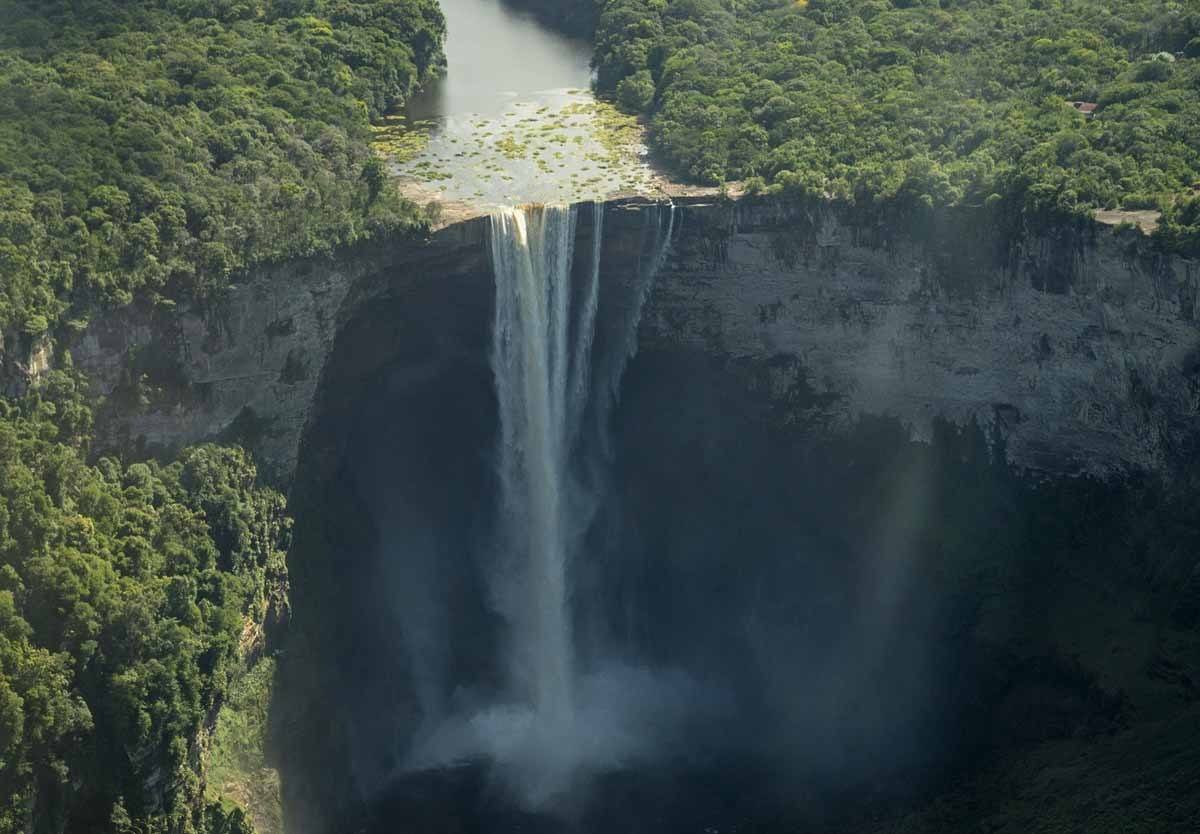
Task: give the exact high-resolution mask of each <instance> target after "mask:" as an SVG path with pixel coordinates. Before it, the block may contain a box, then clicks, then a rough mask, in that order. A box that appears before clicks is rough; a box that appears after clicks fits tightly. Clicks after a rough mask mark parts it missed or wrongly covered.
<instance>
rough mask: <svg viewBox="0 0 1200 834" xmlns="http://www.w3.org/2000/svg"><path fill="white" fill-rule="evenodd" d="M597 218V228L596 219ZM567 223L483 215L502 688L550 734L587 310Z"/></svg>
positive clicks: (557, 715) (566, 216)
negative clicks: (500, 565)
mask: <svg viewBox="0 0 1200 834" xmlns="http://www.w3.org/2000/svg"><path fill="white" fill-rule="evenodd" d="M596 218H597V220H596V224H597V225H598V226H599V225H600V224H601V223H602V222H603V220H602V218H603V213H602V212H599V211H597V212H596ZM575 219H576V218H575V212H574V211H572V210H570V209H566V208H560V207H547V208H538V209H533V210H530V211H528V212H526V211H523V210H519V209H511V210H504V211H499V212H496V213H495V214H493V215H492V219H491V247H492V262H493V264H494V267H495V272H496V322H495V332H494V348H493V356H492V367H493V370H494V372H495V378H496V393H497V396H498V399H499V403H500V432H501V434H500V446H499V470H500V490H501V497H500V501H501V515H502V519H501V525H502V528H503V533H502V535H503V540H504V542H505V550H506V551H507V555H508V556H509V558H510V559H511V560H512V564H510V565H508V566H506V567H507V570H505V571H504V572H503V573H502V574H501V580H502V582H503V583H505V584H507V585H508V587H502V588H499V589H498V595H499V598H500V601H499V604H500V607H501V610H502V611H503V612H504V613H505V616H506V617H507V619H508V621H509V622H510V623H511V625H512V627H513V631H514V637H513V646H512V651H513V654H514V657H513V659H512V661H513V664H512V669H513V671H514V678H515V680H514V681H513V684H514V685H515V686H516V687H520V688H526V687H527V688H528V689H529V690H530V691H529V693H528V695H529V696H530V699H531V701H532V704H533V708H534V711H535V713H536V714H537V717H538V720H539V723H541V722H546V723H548V724H549V725H550V727H551V728H554V729H555V730H556V731H559V732H561V731H562V730H564V729H566V727H564V724H565V723H567V722H570V720H571V711H572V710H571V676H572V665H573V664H572V659H571V622H570V615H569V612H568V599H567V594H568V591H567V581H568V580H567V573H568V570H569V561H570V555H569V550H570V549H571V548H572V545H573V540H574V538H575V535H574V533H575V531H573V530H572V529H571V527H570V522H569V519H568V518H567V516H568V512H569V501H570V496H569V495H568V488H569V484H568V481H567V478H568V472H567V462H568V454H569V452H570V444H571V442H572V440H573V438H574V436H575V435H576V434H577V429H578V421H579V419H580V417H581V416H582V412H583V406H584V404H585V401H586V397H587V386H586V379H585V376H586V373H587V370H588V368H589V366H590V357H589V356H588V352H589V351H590V347H591V344H592V334H593V333H594V328H595V313H596V308H595V304H594V302H592V303H588V302H589V300H590V299H591V298H592V297H593V296H592V294H591V293H589V294H588V299H585V300H584V302H583V304H582V305H579V304H576V305H573V304H572V298H571V295H572V293H571V261H572V255H573V243H574V239H575ZM597 239H599V235H597ZM597 248H598V247H597ZM593 260H597V259H596V258H594V259H593ZM598 273H599V264H598V263H593V267H592V275H593V276H596V275H598ZM574 308H578V309H574ZM572 332H574V334H575V340H574V341H577V342H578V343H579V344H578V347H575V346H574V345H573V344H572V340H571V338H570V337H571V333H572Z"/></svg>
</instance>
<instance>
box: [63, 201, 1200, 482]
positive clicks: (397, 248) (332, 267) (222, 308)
mask: <svg viewBox="0 0 1200 834" xmlns="http://www.w3.org/2000/svg"><path fill="white" fill-rule="evenodd" d="M607 215H608V222H607V227H606V228H607V231H606V235H605V236H606V241H605V249H606V252H616V251H626V252H628V251H631V248H633V247H636V245H637V243H636V241H637V239H638V238H637V236H638V234H639V233H640V229H641V224H642V220H641V217H640V209H639V204H638V203H636V202H618V203H613V204H610V206H609V209H608V212H607ZM485 225H486V224H485V223H484V222H483V221H481V220H478V219H477V220H471V221H466V222H464V223H460V224H458V225H455V226H451V227H448V228H446V229H444V230H442V231H440V232H438V233H436V234H435V235H433V236H432V237H431V238H430V239H429V240H427V241H410V242H401V243H394V244H388V245H384V244H380V245H377V246H373V247H365V248H362V249H359V250H355V251H350V252H344V253H341V254H340V255H339V256H337V257H336V258H334V259H333V260H313V261H305V262H300V263H296V264H290V265H286V266H280V267H275V268H272V269H268V270H264V271H262V272H259V273H255V274H253V275H251V276H249V278H248V279H247V280H246V281H245V282H244V283H243V284H241V285H239V286H237V287H235V288H233V289H232V290H231V291H230V293H229V294H228V295H227V297H226V298H225V299H224V300H223V301H222V302H221V303H220V304H217V305H214V306H213V307H212V308H211V309H204V310H200V309H191V310H182V311H169V312H154V311H138V310H129V311H123V312H120V313H117V314H114V315H112V316H110V317H107V318H102V319H100V320H98V321H96V322H95V323H94V324H93V325H92V326H91V327H90V328H89V329H88V330H87V331H86V333H85V334H84V335H83V336H82V338H81V339H80V340H79V341H78V343H77V344H75V345H73V346H71V349H72V353H73V356H74V359H75V362H76V364H78V365H80V366H81V367H83V368H84V370H86V371H88V372H89V374H90V375H91V377H92V378H93V379H94V380H95V382H96V387H97V389H98V393H101V394H104V395H108V396H112V395H114V394H115V395H117V397H116V399H117V400H118V401H120V399H121V398H120V395H121V394H125V395H126V398H125V400H124V403H125V406H124V407H117V408H114V409H113V410H112V413H111V414H109V415H107V417H106V418H103V419H102V420H101V431H102V440H104V441H106V442H107V443H108V444H110V445H119V446H122V447H125V448H129V447H135V448H138V447H142V448H146V449H147V450H150V451H152V450H154V449H156V448H163V447H172V446H178V445H181V444H184V443H189V442H196V441H198V440H202V439H205V438H211V437H218V436H225V437H231V436H236V437H239V438H240V439H242V440H243V441H244V442H246V443H247V444H248V445H249V446H250V447H251V448H252V449H253V450H254V451H255V452H256V454H257V456H258V457H259V458H260V460H261V461H262V462H263V463H264V465H265V468H266V470H267V471H268V472H271V473H272V474H273V475H274V476H275V478H276V479H277V480H278V481H280V482H284V483H286V482H288V481H289V480H290V476H291V474H292V472H293V470H294V467H295V463H296V455H297V452H298V449H299V446H300V439H301V436H302V434H303V431H304V427H305V426H306V425H308V424H309V420H310V416H311V410H312V404H313V402H314V400H315V398H316V396H317V391H318V388H319V386H320V385H321V384H322V383H321V380H322V379H325V380H329V379H331V378H332V376H333V373H331V372H330V355H331V351H332V350H333V348H334V344H335V341H336V339H337V338H338V337H339V334H341V333H343V332H344V330H345V328H346V327H347V323H348V322H350V321H352V320H353V319H354V317H355V315H356V311H357V310H359V309H360V308H362V307H363V306H367V305H370V304H372V303H374V301H375V299H377V298H379V297H381V296H382V295H384V294H388V293H390V294H392V295H403V294H404V292H406V288H407V287H409V286H413V285H415V284H416V283H419V282H421V281H436V280H437V276H438V275H439V274H442V273H446V274H455V273H461V272H464V271H467V272H471V271H473V273H474V275H475V280H473V281H472V282H471V283H470V284H469V285H463V286H461V287H460V289H459V291H458V292H459V295H458V296H456V297H455V299H454V300H455V301H456V302H465V301H466V299H467V298H468V296H478V298H476V299H475V300H474V301H473V302H471V303H476V304H487V303H490V300H489V298H490V295H491V292H492V286H491V278H490V271H489V270H490V268H489V267H488V266H487V257H488V255H487V245H486V237H485V232H486V229H485ZM586 225H587V224H580V231H579V234H580V235H586V234H588V233H589V232H588V230H587V229H585V228H584V227H585V226H586ZM676 229H677V232H676V236H675V243H674V246H673V249H672V252H671V255H670V257H669V258H668V260H667V263H666V265H665V267H664V269H663V271H662V274H661V275H660V276H659V278H658V280H657V282H656V285H655V289H654V292H653V294H652V297H651V299H650V306H649V308H648V310H647V314H646V317H645V321H644V323H643V327H642V331H641V341H642V343H643V345H644V346H646V347H659V346H671V345H676V346H685V347H688V348H689V349H696V350H702V351H704V352H706V353H709V354H712V355H720V356H725V357H729V358H731V359H739V358H740V359H764V360H771V361H773V362H775V363H776V365H777V366H778V367H783V365H787V364H789V363H793V364H794V363H798V364H799V366H801V367H802V368H803V369H804V374H805V377H806V379H807V380H808V385H810V386H811V387H812V395H813V396H815V397H818V398H819V399H820V401H821V402H820V408H821V409H822V410H824V411H825V412H827V413H828V414H830V415H831V416H833V417H836V418H837V421H838V422H840V423H842V424H846V423H847V422H849V421H852V420H853V419H855V418H856V417H858V416H859V415H863V414H875V415H884V414H886V415H891V416H894V417H896V418H898V419H899V420H900V421H901V422H902V423H904V424H906V425H908V426H910V427H911V429H912V431H913V432H914V435H915V436H917V437H921V438H928V437H929V432H930V426H931V425H932V421H933V419H934V418H936V417H944V418H947V419H950V420H952V421H954V422H957V423H959V424H965V423H966V422H969V421H970V420H972V419H973V420H975V421H977V422H979V423H980V424H981V425H983V426H985V427H986V428H987V429H988V430H989V431H990V430H993V429H994V430H995V431H998V432H999V433H1000V435H1001V436H1002V437H1003V438H1004V440H1005V442H1006V450H1007V455H1008V458H1009V460H1010V461H1011V462H1012V463H1014V464H1015V465H1017V466H1021V467H1030V468H1034V469H1038V470H1043V471H1047V472H1052V473H1068V474H1069V473H1080V472H1088V473H1093V474H1101V475H1102V474H1106V473H1115V472H1123V471H1130V470H1152V471H1163V470H1165V469H1169V468H1170V467H1171V466H1172V465H1173V463H1174V462H1178V461H1180V460H1183V459H1185V458H1186V457H1187V455H1188V454H1190V453H1192V452H1194V451H1195V450H1196V449H1197V445H1196V444H1197V438H1198V437H1200V434H1198V428H1197V426H1198V422H1200V420H1198V415H1200V371H1198V368H1200V363H1198V362H1197V359H1196V357H1197V356H1200V322H1198V321H1197V319H1196V318H1195V309H1196V302H1197V298H1198V297H1200V266H1198V265H1196V264H1194V263H1191V262H1189V261H1186V260H1183V259H1180V258H1171V257H1165V256H1162V255H1159V254H1155V253H1154V252H1153V251H1152V249H1151V247H1150V245H1149V243H1148V242H1147V241H1145V240H1144V239H1141V238H1140V236H1138V235H1136V234H1133V233H1117V232H1114V231H1112V230H1109V229H1107V228H1103V227H1096V228H1086V229H1066V230H1058V231H1048V232H1044V233H1039V234H1030V235H1027V236H1024V237H1019V238H1017V239H1011V238H1010V237H1008V236H1006V235H1005V234H1002V233H1001V232H1000V231H999V230H998V229H996V228H995V227H994V226H992V225H989V224H988V223H987V222H986V221H985V220H981V219H977V218H972V217H971V216H969V215H963V214H953V215H947V216H945V217H942V218H937V219H935V220H933V221H931V222H930V223H928V224H927V225H926V226H924V227H922V228H915V229H909V230H907V231H906V232H903V233H901V232H898V231H895V230H891V229H889V228H887V227H882V226H880V225H879V223H878V221H876V220H867V219H863V218H855V217H853V216H852V215H848V214H846V213H845V212H839V211H837V210H835V209H833V208H831V207H829V206H823V205H811V204H796V203H787V202H765V203H753V202H742V203H738V204H728V205H727V204H690V205H689V204H686V203H683V204H681V205H680V206H679V208H678V209H677V225H676ZM581 245H583V243H582V241H581ZM616 271H619V270H613V269H612V268H606V272H607V273H609V274H608V275H606V280H613V279H612V277H611V274H615V272H616ZM416 318H417V319H421V315H420V314H418V315H417V316H416ZM430 320H433V319H430ZM364 354H371V355H375V356H385V355H387V348H386V346H381V347H380V349H379V350H377V351H365V352H364ZM131 368H132V369H133V370H132V372H131V370H130V369H131ZM334 373H336V374H337V375H341V374H346V373H351V374H354V373H355V372H354V371H353V370H351V369H347V368H346V367H344V366H343V367H342V368H340V369H338V370H337V371H336V372H334ZM789 374H793V372H792V371H791V370H789V371H787V372H785V373H784V374H783V377H781V379H780V380H777V381H776V383H777V384H778V385H779V386H782V388H780V391H779V393H780V394H781V396H784V397H786V396H787V394H786V389H787V386H788V385H789V384H790V383H789V378H788V375H789ZM141 377H144V378H145V379H144V384H143V385H142V386H141V388H140V390H135V389H139V386H138V385H136V384H134V383H135V382H136V381H138V380H139V379H140V378H141ZM117 404H118V405H120V402H118V403H117ZM810 407H815V406H812V405H811V404H810Z"/></svg>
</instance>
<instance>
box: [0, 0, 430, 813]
mask: <svg viewBox="0 0 1200 834" xmlns="http://www.w3.org/2000/svg"><path fill="white" fill-rule="evenodd" d="M0 20H2V21H3V24H2V25H0V834H16V832H36V834H50V833H51V832H53V834H58V833H59V832H71V834H75V833H76V832H78V833H79V834H84V832H86V834H98V832H112V833H113V834H131V833H132V832H138V834H160V832H161V834H168V832H169V834H245V832H249V831H250V830H251V828H252V826H251V824H250V822H249V819H248V818H247V817H246V815H245V814H244V813H243V811H242V810H241V809H239V808H237V807H235V806H234V805H232V804H228V803H224V802H218V801H214V791H213V784H214V783H213V782H212V781H211V780H210V783H209V785H208V790H207V792H206V790H205V779H206V772H205V771H206V768H205V759H206V756H207V755H208V754H207V753H206V752H205V749H204V748H205V739H206V738H207V736H208V734H209V732H210V731H211V730H212V728H213V727H214V724H217V725H219V726H217V733H216V735H217V742H218V743H217V745H216V746H217V747H220V741H221V738H220V736H221V730H220V727H221V726H224V725H223V724H220V722H218V714H219V713H220V712H221V708H222V705H223V704H225V703H227V702H229V701H230V700H232V701H235V702H236V701H237V700H238V697H239V696H238V693H239V692H242V691H244V690H245V689H246V686H245V685H244V682H245V681H246V680H248V679H249V678H248V677H247V676H246V674H245V673H246V671H247V668H248V666H249V664H250V662H251V660H252V659H253V657H254V656H256V655H257V654H258V653H260V652H261V651H262V650H263V648H264V645H265V642H264V634H263V630H262V626H263V623H264V622H266V621H268V620H270V619H271V617H272V616H273V615H274V616H281V615H282V613H283V612H284V611H285V610H286V606H287V601H286V568H285V566H284V552H285V551H286V549H287V540H288V537H289V529H290V524H289V521H288V520H287V519H286V517H285V515H284V502H283V497H282V496H281V495H280V494H279V493H277V492H275V491H274V490H272V489H269V488H267V487H264V486H262V485H260V483H259V479H258V476H257V472H256V469H255V466H254V464H253V462H252V461H251V460H250V458H249V456H248V455H247V454H246V453H245V452H243V451H242V450H241V449H237V448H228V447H220V446H202V447H198V448H193V449H190V450H187V451H184V452H183V453H182V454H181V455H179V456H178V457H177V459H175V460H174V461H163V462H144V463H132V462H127V461H120V460H117V459H115V458H112V457H100V458H98V459H97V458H96V453H95V450H94V449H93V448H92V441H91V434H92V411H91V407H92V405H93V403H92V402H90V396H89V393H88V388H87V384H86V380H85V379H83V378H82V376H81V375H80V374H78V373H76V372H75V371H73V370H72V368H71V363H70V356H69V353H67V352H66V351H63V350H61V349H60V350H58V351H57V354H56V357H55V362H54V364H56V365H57V366H58V368H59V370H52V371H48V372H43V373H41V374H40V379H37V380H35V381H34V382H33V384H32V386H27V385H26V383H27V382H28V380H24V381H23V380H21V379H19V378H14V377H12V376H10V375H8V374H7V372H8V371H9V370H11V368H12V367H13V363H12V362H11V361H9V360H11V359H13V358H16V359H17V360H18V361H22V360H23V359H24V358H25V357H26V356H27V355H28V353H29V349H30V346H31V345H32V344H34V343H35V341H39V340H40V337H42V336H43V334H47V335H51V336H64V335H67V333H66V332H65V330H64V327H65V328H66V330H69V329H74V328H79V327H81V326H83V324H84V323H85V321H86V317H87V316H88V315H89V314H91V313H92V312H93V311H94V310H96V309H97V308H98V307H101V306H104V305H114V304H115V305H120V304H124V303H128V302H129V301H131V300H132V299H134V298H135V297H137V298H141V299H144V300H148V301H154V302H158V303H165V304H170V303H172V302H173V301H174V300H175V299H180V298H187V297H189V296H191V297H196V296H204V295H205V294H207V293H211V292H213V291H219V290H220V288H221V287H223V286H224V284H225V282H226V279H227V278H228V277H229V276H230V274H231V273H233V272H234V271H236V270H239V269H241V268H244V267H246V266H249V265H251V264H254V263H257V262H262V261H268V260H276V259H280V258H284V257H289V256H295V255H303V254H306V253H313V252H318V251H327V250H329V249H330V248H332V247H334V246H337V245H340V244H345V243H350V242H353V241H355V240H358V239H361V238H363V237H365V236H368V235H371V234H373V233H375V232H377V231H380V230H386V229H391V228H403V227H407V226H411V225H414V224H419V223H421V222H422V218H421V216H420V213H419V212H418V211H417V210H416V209H415V208H414V207H413V206H411V205H406V204H404V203H402V202H401V201H400V200H399V198H398V197H397V196H396V195H395V193H394V192H392V191H391V190H389V189H386V188H385V187H384V184H385V177H384V172H383V170H382V166H381V165H380V163H378V162H377V161H376V160H375V159H374V157H373V156H372V155H371V153H370V151H369V150H368V145H367V140H368V138H369V122H370V119H371V117H373V116H375V115H378V114H380V113H382V112H383V111H384V110H386V109H388V108H390V107H392V106H395V105H397V104H398V103H400V102H402V101H403V100H404V98H405V97H406V96H407V95H408V94H409V93H410V92H411V91H412V90H413V89H414V87H415V85H416V84H417V83H418V82H419V80H420V79H422V78H423V77H425V76H426V75H427V74H428V73H429V72H431V71H435V70H436V68H437V67H438V66H440V62H441V41H442V36H443V28H444V24H443V21H442V17H441V13H440V11H439V10H438V7H437V3H436V0H199V2H193V0H133V2H116V0H36V2H35V0H0ZM63 341H65V340H62V339H59V340H58V342H59V344H60V345H61V344H62V343H63ZM45 344H48V345H53V341H47V342H46V343H45ZM6 354H7V355H6ZM18 377H19V375H18ZM23 389H24V393H19V394H18V392H20V391H22V390H23ZM262 669H269V666H264V667H261V668H260V669H258V670H256V671H255V672H254V673H253V674H255V675H257V676H258V678H259V679H261V678H263V677H264V676H266V677H268V678H269V674H268V673H267V672H264V671H262ZM260 682H261V681H260ZM260 688H261V687H260ZM242 700H243V701H244V700H246V698H244V697H242ZM225 712H226V713H227V712H228V710H225ZM222 717H223V718H226V719H227V720H225V722H224V724H229V720H228V716H225V715H223V716H222ZM226 735H228V733H226ZM260 746H261V745H260ZM225 759H226V761H224V764H225V765H226V767H225V769H226V770H228V769H229V767H228V765H229V762H233V763H234V764H236V761H235V760H234V759H233V758H231V757H229V756H226V757H225ZM219 781H220V780H218V782H219Z"/></svg>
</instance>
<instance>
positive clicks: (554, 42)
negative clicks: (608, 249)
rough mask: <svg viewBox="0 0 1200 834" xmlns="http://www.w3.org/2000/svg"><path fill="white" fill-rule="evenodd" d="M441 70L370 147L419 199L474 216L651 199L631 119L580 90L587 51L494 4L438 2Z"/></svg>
mask: <svg viewBox="0 0 1200 834" xmlns="http://www.w3.org/2000/svg"><path fill="white" fill-rule="evenodd" d="M442 9H443V12H444V13H445V15H446V24H447V30H448V31H447V41H446V47H445V50H446V70H445V73H444V74H443V77H441V78H439V79H437V80H436V81H434V82H432V83H431V84H430V85H429V86H428V87H427V89H425V90H424V91H422V92H421V93H420V94H419V95H418V96H416V97H415V98H414V99H413V100H412V101H411V102H410V103H409V107H408V109H407V111H406V112H405V113H404V114H400V115H396V116H393V117H390V118H389V119H386V120H385V121H384V123H383V124H381V125H379V126H377V128H376V149H377V150H378V151H379V152H380V153H382V154H383V155H384V156H385V157H386V158H387V159H388V160H389V161H390V163H391V166H390V167H391V170H392V172H393V174H395V175H396V176H397V177H398V178H399V179H400V182H401V188H402V190H403V191H404V193H405V194H406V195H407V196H408V197H410V198H412V199H414V200H417V201H420V202H426V201H435V202H452V203H457V204H460V205H461V204H466V205H468V206H470V207H472V208H474V209H484V210H487V209H492V208H497V207H502V206H512V205H519V204H523V203H567V202H577V201H581V200H589V199H602V198H605V197H609V196H612V195H614V194H617V193H630V192H637V193H642V194H651V193H653V191H654V177H653V174H652V172H651V170H650V168H649V166H648V165H647V163H646V148H645V146H644V144H643V142H642V130H641V128H640V126H639V125H638V123H637V121H636V120H635V119H634V118H633V117H630V116H625V115H622V114H621V113H619V112H618V111H617V110H616V109H615V108H614V107H613V106H612V105H610V104H607V103H605V102H602V101H597V100H596V98H595V97H594V96H593V95H592V93H591V90H590V84H591V69H590V56H591V46H590V44H588V43H587V42H586V41H583V40H579V39H574V38H569V37H566V36H564V35H562V34H560V33H558V32H555V31H553V30H551V29H549V28H547V27H546V26H544V25H542V24H541V23H540V22H538V21H537V20H536V19H534V18H533V17H530V16H529V15H526V14H523V13H521V12H519V11H516V10H514V9H513V8H511V7H510V6H508V5H507V4H505V3H503V2H501V0H442Z"/></svg>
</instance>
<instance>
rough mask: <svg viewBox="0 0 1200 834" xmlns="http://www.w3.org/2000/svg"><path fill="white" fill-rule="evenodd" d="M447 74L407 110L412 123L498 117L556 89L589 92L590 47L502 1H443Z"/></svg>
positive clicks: (590, 74) (582, 41)
mask: <svg viewBox="0 0 1200 834" xmlns="http://www.w3.org/2000/svg"><path fill="white" fill-rule="evenodd" d="M441 5H442V12H443V13H444V14H445V15H446V29H447V36H446V46H445V50H446V69H447V71H446V73H445V74H444V75H443V76H442V77H441V78H439V79H438V80H437V81H435V82H433V83H432V84H430V85H429V87H428V88H427V89H426V90H424V91H423V92H422V93H421V94H420V95H419V96H417V97H416V98H414V99H413V100H412V102H411V103H410V104H409V116H410V118H412V119H414V120H423V119H443V118H447V117H452V116H467V115H480V116H499V115H500V114H502V113H503V112H504V111H505V110H506V109H507V108H508V107H509V106H510V105H512V104H514V103H515V102H517V101H521V100H528V99H529V98H531V97H534V96H536V95H537V94H538V93H544V92H547V91H550V90H586V89H587V88H588V86H589V85H590V83H591V78H592V71H591V67H590V61H591V55H592V47H591V44H589V43H588V42H587V41H585V40H579V39H575V38H568V37H565V36H563V35H560V34H559V33H557V32H554V31H551V30H550V29H547V28H546V27H545V26H543V25H541V24H540V23H539V22H538V21H536V20H534V19H533V18H532V17H530V16H529V15H526V14H522V13H520V12H518V11H515V10H513V9H512V8H511V7H509V6H508V5H506V4H504V3H502V2H500V0H441Z"/></svg>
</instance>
